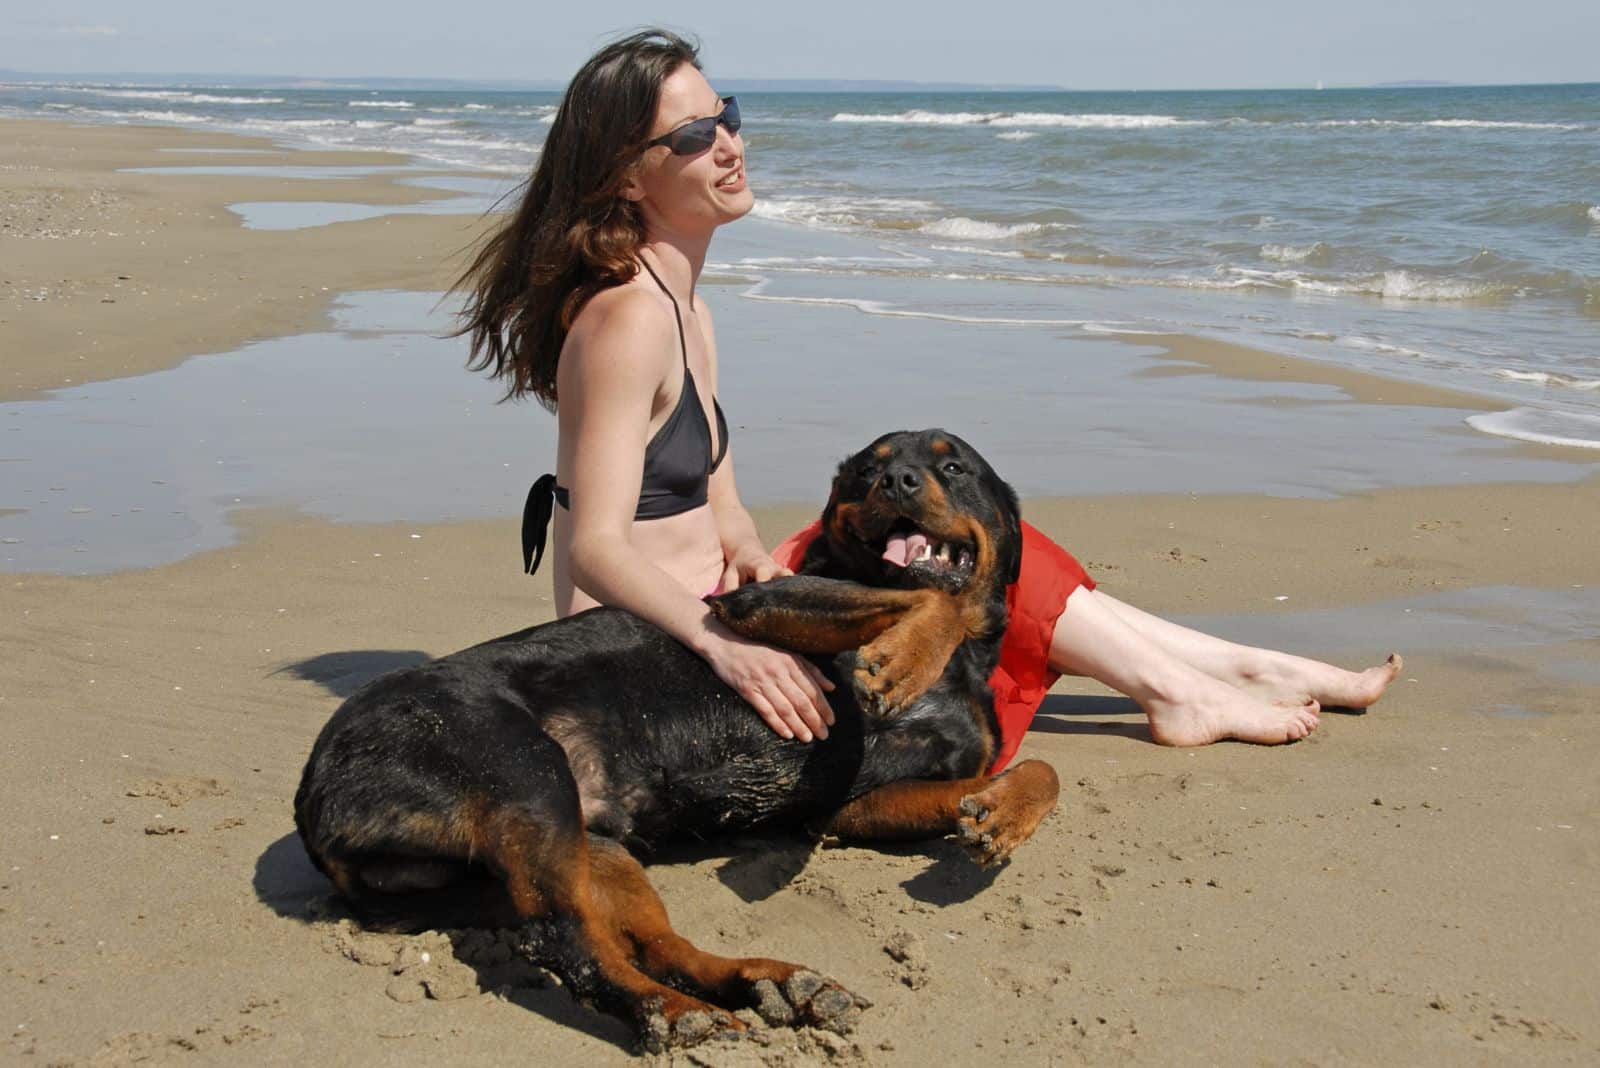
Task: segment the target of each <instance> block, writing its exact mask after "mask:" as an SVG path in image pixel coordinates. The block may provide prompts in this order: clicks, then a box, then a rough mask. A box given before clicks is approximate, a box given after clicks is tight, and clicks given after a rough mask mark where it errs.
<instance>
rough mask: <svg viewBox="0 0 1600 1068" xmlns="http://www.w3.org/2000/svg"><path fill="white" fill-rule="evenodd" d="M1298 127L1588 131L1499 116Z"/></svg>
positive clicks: (1341, 121)
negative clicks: (1518, 120) (1498, 117)
mask: <svg viewBox="0 0 1600 1068" xmlns="http://www.w3.org/2000/svg"><path fill="white" fill-rule="evenodd" d="M1288 125H1290V126H1299V127H1321V128H1327V129H1332V128H1338V127H1360V126H1369V127H1374V128H1394V127H1405V128H1410V129H1426V128H1429V127H1431V128H1433V129H1437V130H1559V131H1571V130H1587V129H1589V127H1588V126H1585V125H1584V124H1582V123H1574V122H1512V121H1509V120H1499V119H1317V120H1315V121H1299V122H1291V123H1289V124H1288Z"/></svg>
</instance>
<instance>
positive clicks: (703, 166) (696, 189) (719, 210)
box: [622, 63, 755, 234]
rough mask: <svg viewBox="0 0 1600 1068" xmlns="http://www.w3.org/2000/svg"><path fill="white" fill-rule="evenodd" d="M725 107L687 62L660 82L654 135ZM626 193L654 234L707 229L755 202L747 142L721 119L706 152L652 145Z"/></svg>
mask: <svg viewBox="0 0 1600 1068" xmlns="http://www.w3.org/2000/svg"><path fill="white" fill-rule="evenodd" d="M721 111H722V99H721V98H720V97H718V96H717V94H716V91H715V90H713V89H712V88H711V85H710V83H709V82H707V81H706V79H705V76H704V75H703V74H701V73H700V72H699V71H698V70H696V69H695V68H694V67H693V66H690V65H689V64H687V63H685V64H684V65H683V66H681V67H679V68H678V69H677V70H676V71H674V72H673V73H672V74H671V75H670V76H668V78H667V80H666V81H664V82H662V83H661V102H660V104H659V105H658V106H657V108H656V121H655V122H654V124H652V125H651V127H650V136H651V137H652V138H656V137H660V136H661V135H663V134H665V133H669V132H670V131H672V130H675V129H677V128H678V127H679V126H682V125H683V124H684V123H686V122H692V121H693V120H695V119H703V118H706V117H707V116H711V115H717V114H719V113H721ZM622 195H623V196H625V197H627V198H628V199H629V200H632V201H634V202H635V203H637V204H638V205H639V209H640V211H641V213H642V214H643V216H644V221H645V226H646V228H647V229H648V230H650V231H651V232H652V233H656V234H661V233H673V232H682V233H696V232H701V231H703V232H705V233H709V232H710V231H711V230H713V229H715V228H716V227H718V226H721V225H722V224H723V223H726V222H732V221H733V220H735V219H738V218H740V217H742V216H743V215H744V214H745V213H747V212H748V211H749V210H750V208H751V207H752V206H753V205H754V204H755V197H754V195H753V194H752V193H751V192H750V187H749V186H748V185H747V184H746V183H745V178H744V141H743V139H742V138H740V136H739V135H738V134H736V133H729V132H728V130H727V128H726V127H724V126H722V125H721V124H720V123H719V124H718V125H717V139H716V141H715V143H713V144H712V146H711V147H710V148H708V149H706V150H705V151H703V152H697V153H695V154H693V155H688V156H675V155H673V153H672V150H671V149H669V148H668V147H667V146H665V145H656V146H654V147H652V148H648V149H646V150H645V153H644V158H643V159H641V160H640V162H639V166H638V168H637V170H636V171H635V172H634V174H633V175H632V176H631V177H630V178H629V180H628V182H627V183H626V185H624V187H623V194H622Z"/></svg>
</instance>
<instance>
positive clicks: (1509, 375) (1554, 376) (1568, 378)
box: [1490, 367, 1600, 393]
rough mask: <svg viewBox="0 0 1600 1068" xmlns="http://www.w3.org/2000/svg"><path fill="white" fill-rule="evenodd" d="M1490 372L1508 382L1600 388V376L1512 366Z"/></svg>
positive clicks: (1572, 387)
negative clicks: (1583, 376)
mask: <svg viewBox="0 0 1600 1068" xmlns="http://www.w3.org/2000/svg"><path fill="white" fill-rule="evenodd" d="M1490 373H1491V374H1493V375H1495V376H1496V377H1497V378H1504V379H1506V380H1507V381H1508V382H1530V383H1533V384H1534V385H1540V386H1555V387H1557V388H1560V389H1575V390H1578V391H1579V392H1583V393H1593V392H1595V391H1597V390H1600V378H1577V377H1575V376H1573V375H1564V374H1560V373H1558V372H1555V371H1517V370H1514V369H1512V368H1510V367H1496V368H1495V369H1494V370H1493V371H1491V372H1490Z"/></svg>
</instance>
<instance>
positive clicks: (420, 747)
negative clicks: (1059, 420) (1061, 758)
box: [295, 430, 1058, 1048]
mask: <svg viewBox="0 0 1600 1068" xmlns="http://www.w3.org/2000/svg"><path fill="white" fill-rule="evenodd" d="M823 518H824V523H823V534H822V535H821V536H819V537H818V538H817V540H816V541H815V542H814V543H813V544H812V545H811V547H810V549H809V551H808V552H807V555H806V558H805V562H804V564H803V566H802V568H801V573H800V574H799V575H796V576H794V577H792V578H783V579H776V580H774V581H771V582H765V583H761V584H758V585H748V586H744V587H741V588H740V589H738V590H735V591H733V592H731V593H727V594H722V595H720V596H717V597H715V598H712V599H711V605H712V608H713V610H714V611H715V613H716V615H717V617H718V618H719V619H721V620H722V621H723V622H724V623H725V624H727V625H728V626H729V627H731V628H732V629H733V630H735V631H737V632H739V633H740V634H743V635H746V636H748V637H751V638H754V639H758V640H761V641H767V642H771V643H774V644H777V645H782V646H786V647H788V648H791V649H795V650H798V651H800V652H804V653H807V654H812V655H815V656H818V657H831V659H828V660H823V661H820V662H821V663H822V664H823V666H824V667H825V668H831V669H832V671H833V674H834V676H835V677H836V678H837V679H839V680H840V681H841V682H842V683H845V684H843V685H840V686H839V687H838V688H837V690H836V691H835V692H834V693H833V695H832V697H831V700H832V702H833V707H834V713H835V716H836V717H837V722H836V723H835V725H834V727H833V729H832V731H831V733H830V736H829V737H828V739H827V740H826V741H824V742H816V743H813V744H810V745H804V744H801V743H799V742H794V741H784V740H783V739H781V738H779V737H778V736H777V735H776V734H774V733H773V732H772V731H771V730H770V729H768V728H767V726H766V725H765V724H764V723H762V721H761V720H760V719H759V718H758V717H757V716H756V715H755V714H754V713H753V712H752V711H751V709H750V708H749V707H748V706H747V705H745V704H744V703H743V702H742V701H741V700H740V699H739V698H738V696H737V695H736V694H735V693H734V692H733V691H732V690H730V689H729V688H728V687H726V686H724V685H723V684H722V682H720V681H719V680H718V679H717V677H716V675H714V674H713V673H712V671H711V669H710V668H709V667H708V666H707V665H706V664H705V663H704V661H702V660H701V659H700V658H699V657H698V656H696V655H695V654H694V653H692V652H690V651H689V650H688V649H686V648H685V647H684V646H682V645H680V644H679V643H678V642H676V641H675V640H673V639H672V638H671V637H669V636H668V635H666V634H665V633H663V632H662V631H660V630H658V629H657V628H655V627H654V626H651V625H650V624H648V623H645V622H643V621H641V620H639V619H637V618H635V617H633V616H631V615H629V614H627V613H625V612H621V611H617V610H613V609H606V608H599V609H594V610H592V611H588V612H584V613H581V614H579V615H576V616H572V617H570V618H568V619H564V620H559V621H557V622H554V623H549V624H546V625H544V626H540V627H534V628H531V629H529V630H525V631H520V632H518V633H516V634H510V635H507V636H505V637H503V638H498V639H495V640H494V641H490V642H486V643H484V644H482V645H478V646H474V647H472V648H470V649H466V650H464V651H462V652H459V653H456V654H454V655H452V656H447V657H444V658H443V659H440V660H436V661H432V662H429V663H426V664H422V665H419V666H416V667H410V668H405V669H403V670H400V671H396V672H393V673H391V674H388V675H385V676H383V677H381V678H379V679H376V680H374V681H373V682H371V683H370V684H368V685H367V686H366V687H364V688H363V689H362V690H360V691H359V692H357V693H356V694H355V695H353V696H352V697H351V698H350V699H349V700H347V701H346V702H345V703H344V705H343V706H341V707H340V708H339V710H338V711H337V712H335V713H334V715H333V718H332V720H330V721H329V723H328V725H327V726H326V727H325V728H324V729H323V731H322V735H321V737H319V738H318V739H317V743H316V746H315V748H314V749H313V750H312V752H311V757H310V759H309V761H308V762H307V764H306V769H305V774H304V776H303V778H302V780H301V783H300V789H299V792H298V793H297V794H296V796H295V821H296V824H297V825H298V827H299V830H300V836H301V838H302V839H303V840H304V842H305V845H306V849H307V850H308V851H309V852H310V854H311V857H312V860H313V861H314V862H315V863H316V865H317V867H318V868H319V869H321V870H322V871H323V872H324V873H326V874H327V876H328V877H329V878H330V879H332V880H333V882H334V884H335V886H337V888H338V889H339V891H340V892H341V893H342V894H343V895H344V896H345V897H346V898H348V899H349V900H350V902H351V903H352V904H353V905H354V906H355V908H356V909H357V911H358V912H359V913H360V914H361V915H362V916H363V917H364V918H365V919H366V920H367V921H368V922H370V923H373V924H375V925H379V926H385V927H390V928H412V929H420V928H423V927H428V926H432V927H515V928H517V929H518V930H519V931H521V932H523V937H522V944H523V946H524V947H525V951H526V952H527V953H528V954H529V955H530V957H532V959H534V960H535V961H536V962H537V963H539V964H542V965H544V966H545V967H547V968H549V969H550V970H552V971H554V972H555V973H556V974H557V975H559V976H560V977H561V979H562V980H563V981H564V982H565V984H566V985H567V986H568V987H569V988H570V989H571V990H572V991H573V993H574V994H576V995H577V996H579V997H581V998H584V999H586V1000H589V1001H592V1002H594V1003H596V1004H598V1005H599V1006H601V1007H603V1008H606V1009H609V1010H611V1011H613V1012H617V1013H619V1014H622V1015H625V1016H627V1017H629V1018H631V1019H632V1020H633V1021H634V1022H635V1023H636V1025H637V1026H638V1027H639V1029H640V1034H641V1039H642V1041H643V1042H644V1044H645V1045H646V1046H647V1047H651V1048H659V1047H660V1046H663V1045H667V1044H672V1043H685V1042H691V1041H695V1040H698V1039H699V1038H702V1037H704V1036H706V1035H707V1034H710V1033H712V1032H714V1031H716V1030H720V1029H733V1030H737V1029H740V1028H741V1027H742V1026H743V1025H742V1023H741V1022H740V1021H738V1020H737V1019H735V1018H734V1017H733V1016H732V1015H731V1012H730V1010H737V1009H740V1008H745V1007H751V1008H755V1009H756V1010H757V1011H758V1012H760V1014H761V1015H762V1016H763V1017H764V1018H766V1019H767V1020H768V1022H770V1023H780V1022H781V1023H813V1024H818V1025H821V1026H828V1027H833V1028H835V1029H846V1028H848V1027H849V1026H850V1025H851V1024H852V1023H853V1022H854V1019H855V1017H856V1016H857V1015H859V1012H860V1007H861V1004H862V1001H861V999H859V998H857V997H855V996H854V995H851V994H850V993H848V992H847V991H845V990H844V989H842V988H841V987H839V986H838V985H837V984H834V983H832V982H829V981H826V980H823V979H821V978H820V977H818V976H817V975H815V974H814V973H812V972H809V971H807V970H806V969H803V968H801V967H799V966H797V965H794V964H785V963H783V962H780V961H774V960H766V959H761V958H745V959H729V958H724V957H717V956H713V955H711V954H709V953H705V952H702V951H701V950H699V949H697V948H695V947H694V946H693V945H692V944H690V943H689V942H688V941H687V940H686V939H684V938H683V937H681V936H680V935H678V934H677V933H676V932H675V931H674V930H673V929H672V927H671V926H670V925H669V923H668V921H667V916H666V912H665V910H664V908H663V907H662V904H661V902H660V900H659V898H657V896H656V894H655V892H654V891H653V890H652V889H651V887H650V885H649V883H648V882H647V881H646V879H645V875H644V871H643V869H642V868H641V867H640V865H639V863H638V862H637V861H636V860H635V859H634V857H633V856H632V855H631V854H630V853H629V851H628V849H626V848H625V847H624V844H623V843H625V842H626V843H633V842H640V843H650V842H654V841H658V840H661V839H665V838H668V837H670V836H674V835H691V836H695V837H704V836H707V835H710V834H715V833H717V832H721V831H728V830H734V829H738V828H747V827H758V826H800V825H806V826H810V827H813V828H820V829H822V830H823V831H825V832H826V833H828V834H830V835H834V836H837V837H839V838H843V839H846V840H851V841H874V840H879V841H882V840H896V839H898V840H905V839H917V838H931V837H937V836H941V835H946V834H955V835H957V836H959V837H960V839H961V840H962V841H963V842H964V843H965V845H966V847H967V849H968V850H969V851H970V852H971V853H972V854H973V855H974V856H975V858H976V859H977V860H978V861H979V862H980V863H994V862H997V861H999V860H1001V859H1003V858H1004V857H1006V856H1007V855H1008V854H1009V853H1010V852H1011V851H1012V850H1013V849H1014V848H1016V846H1017V845H1019V844H1020V843H1021V842H1022V841H1024V840H1025V839H1027V837H1028V836H1029V835H1030V834H1032V833H1033V830H1034V828H1035V827H1036V826H1037V825H1038V823H1039V821H1040V820H1041V819H1043V818H1044V816H1045V815H1047V814H1048V813H1049V812H1050V811H1051V809H1052V808H1053V807H1054V806H1055V802H1056V795H1057V791H1058V785H1057V781H1056V776H1055V773H1054V772H1053V771H1052V770H1051V768H1050V767H1049V765H1047V764H1044V763H1042V762H1039V761H1024V762H1023V763H1021V764H1019V765H1017V766H1016V767H1015V768H1014V769H1012V770H1010V771H1009V772H1007V773H1005V774H1003V775H1000V776H997V777H994V778H990V777H988V776H987V775H985V773H984V772H985V769H986V768H988V766H989V764H990V762H991V760H992V758H993V754H994V752H995V746H996V743H997V740H998V739H997V726H996V723H995V718H994V712H993V706H992V698H991V694H990V691H989V687H988V676H989V674H990V672H991V670H992V669H993V668H994V665H995V662H996V659H997V657H998V655H999V642H1000V636H1001V632H1002V630H1003V629H1004V627H1005V586H1006V583H1007V582H1008V581H1012V580H1014V579H1015V577H1016V574H1017V570H1018V568H1019V566H1020V558H1021V557H1020V554H1021V534H1020V526H1019V522H1020V521H1019V518H1018V511H1017V501H1016V496H1015V495H1014V494H1013V493H1012V491H1011V489H1010V487H1009V486H1007V485H1006V484H1005V483H1004V482H1002V481H1001V480H1000V479H999V478H998V477H997V476H996V475H995V473H994V472H993V470H991V469H990V467H989V465H988V464H987V463H986V462H985V461H984V460H983V458H982V457H980V456H979V455H978V454H977V453H976V452H975V451H974V450H973V449H972V448H971V446H969V445H967V444H966V443H965V442H963V441H961V440H960V439H959V438H957V437H955V436H954V435H952V434H947V433H944V432H942V431H937V430H929V431H922V432H920V433H910V432H902V433H896V434H889V435H886V436H884V437H882V438H880V439H878V440H877V441H876V442H874V443H873V444H872V445H870V446H868V447H867V448H866V449H865V450H863V451H862V452H861V453H859V454H857V455H856V456H853V457H851V458H850V459H848V460H846V461H845V462H844V463H843V464H841V465H840V467H839V472H838V475H837V476H836V477H835V479H834V483H833V492H832V494H831V496H830V498H829V501H828V505H827V509H826V511H825V512H824V513H823Z"/></svg>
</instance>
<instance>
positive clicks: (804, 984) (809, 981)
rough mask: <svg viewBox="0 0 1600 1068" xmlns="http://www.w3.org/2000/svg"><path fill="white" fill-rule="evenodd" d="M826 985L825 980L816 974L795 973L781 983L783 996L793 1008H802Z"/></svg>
mask: <svg viewBox="0 0 1600 1068" xmlns="http://www.w3.org/2000/svg"><path fill="white" fill-rule="evenodd" d="M826 983H827V980H826V979H824V978H822V976H820V975H818V974H817V973H816V972H807V971H799V972H795V973H794V974H793V975H791V976H789V978H787V979H785V980H784V981H783V996H784V997H786V998H788V999H789V1004H791V1005H793V1006H794V1007H795V1008H797V1009H799V1008H803V1007H804V1006H805V1004H806V1003H807V1002H808V1001H810V1000H811V998H812V996H813V995H814V994H816V992H817V991H819V990H821V989H822V988H823V986H824V985H825V984H826Z"/></svg>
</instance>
